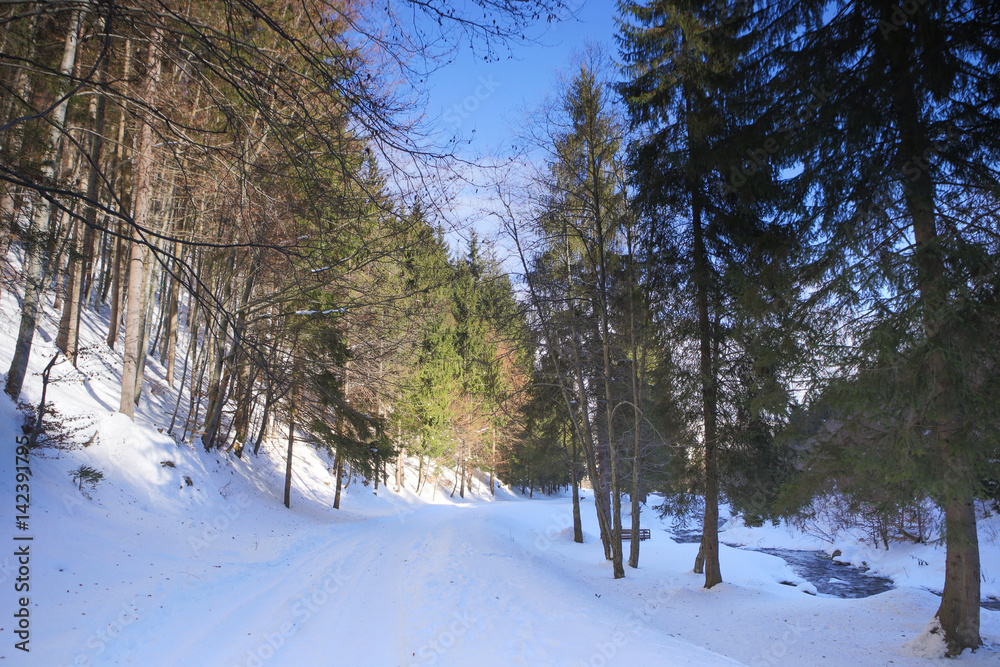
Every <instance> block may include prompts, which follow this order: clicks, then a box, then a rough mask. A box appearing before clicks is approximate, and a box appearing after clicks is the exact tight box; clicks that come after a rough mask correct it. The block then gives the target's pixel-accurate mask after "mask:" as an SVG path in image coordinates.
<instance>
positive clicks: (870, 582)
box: [669, 521, 1000, 611]
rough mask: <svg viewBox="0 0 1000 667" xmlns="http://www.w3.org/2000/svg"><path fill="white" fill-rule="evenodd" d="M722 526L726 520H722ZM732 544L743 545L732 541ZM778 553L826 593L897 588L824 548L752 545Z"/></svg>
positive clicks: (681, 534)
mask: <svg viewBox="0 0 1000 667" xmlns="http://www.w3.org/2000/svg"><path fill="white" fill-rule="evenodd" d="M719 523H720V527H721V524H722V523H723V522H722V521H720V522H719ZM669 532H670V536H671V537H672V538H673V539H674V541H676V542H684V543H696V542H700V541H701V528H687V527H685V528H676V529H674V530H672V531H669ZM729 546H731V547H737V548H744V547H739V546H738V545H735V544H730V545H729ZM751 551H760V552H763V553H766V554H771V555H772V556H777V557H778V558H781V559H783V560H784V561H785V562H786V563H788V564H789V565H790V566H791V568H792V569H793V570H794V571H795V573H796V574H798V575H799V576H800V577H802V578H803V579H805V580H806V581H808V582H809V583H811V584H812V585H813V586H815V587H816V590H817V591H819V592H820V593H822V594H824V595H834V596H836V597H840V598H866V597H868V596H870V595H878V594H879V593H884V592H885V591H888V590H891V589H892V588H893V585H892V580H891V579H887V578H885V577H879V576H876V575H873V574H867V573H866V572H867V568H857V567H853V566H851V565H845V564H841V563H837V562H835V561H834V560H833V559H832V558H830V557H829V556H827V555H826V553H825V552H823V551H801V550H796V549H751ZM982 607H983V608H984V609H992V610H994V611H1000V600H986V601H983V602H982Z"/></svg>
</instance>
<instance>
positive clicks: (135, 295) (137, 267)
mask: <svg viewBox="0 0 1000 667" xmlns="http://www.w3.org/2000/svg"><path fill="white" fill-rule="evenodd" d="M161 39H162V33H161V31H160V29H159V28H154V29H153V33H152V35H151V36H150V41H149V53H148V56H147V60H146V67H147V69H146V78H145V81H144V83H143V91H142V101H143V103H144V104H146V105H147V106H148V107H152V106H153V105H154V103H155V97H156V89H157V85H158V84H159V80H160V54H159V46H160V40H161ZM146 121H147V122H144V123H143V124H142V128H141V129H140V130H139V143H138V149H137V153H138V155H136V165H135V173H134V177H135V216H134V220H135V226H134V228H133V230H132V239H133V242H132V252H131V256H130V258H129V286H128V310H127V313H126V320H125V353H124V364H123V369H122V396H121V405H120V406H119V412H121V413H122V414H125V415H127V416H128V417H129V419H133V420H134V419H135V398H136V390H135V389H136V384H137V383H138V382H140V381H141V379H140V377H139V355H140V354H143V353H145V350H140V349H139V348H140V344H141V338H142V334H143V332H142V315H143V313H142V296H143V294H142V288H143V284H142V278H143V273H144V268H145V263H146V247H145V245H143V232H142V231H141V230H142V229H144V228H145V227H146V226H147V223H148V220H149V209H150V200H151V195H152V192H151V190H152V186H151V181H152V170H153V126H152V119H151V118H148V119H146ZM113 325H114V323H112V326H113Z"/></svg>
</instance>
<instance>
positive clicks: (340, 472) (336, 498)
mask: <svg viewBox="0 0 1000 667" xmlns="http://www.w3.org/2000/svg"><path fill="white" fill-rule="evenodd" d="M335 467H336V468H337V486H336V487H335V491H334V494H333V509H335V510H339V509H340V491H341V488H342V486H343V483H344V457H343V456H341V455H340V450H337V461H336V465H335Z"/></svg>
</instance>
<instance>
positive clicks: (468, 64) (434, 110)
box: [427, 0, 617, 269]
mask: <svg viewBox="0 0 1000 667" xmlns="http://www.w3.org/2000/svg"><path fill="white" fill-rule="evenodd" d="M575 7H576V10H575V15H576V17H575V18H571V19H568V20H566V21H561V22H558V23H552V24H549V25H538V26H535V28H534V30H533V31H532V32H529V33H528V34H529V37H530V36H533V37H534V38H533V39H531V40H526V41H525V42H518V43H515V44H512V45H511V47H510V49H509V50H508V49H507V48H506V47H500V48H499V49H497V51H496V52H495V54H494V56H495V57H494V58H492V59H490V60H488V61H484V59H483V53H482V50H481V49H478V50H476V51H473V50H472V49H470V48H469V45H468V43H466V44H463V45H462V46H461V47H460V48H459V50H458V52H457V53H456V54H454V58H453V60H452V62H450V63H448V64H446V65H443V66H441V67H440V69H438V70H437V71H435V72H434V73H433V74H431V76H430V77H429V79H428V81H427V90H428V94H427V121H428V122H429V123H431V124H433V125H436V127H437V128H438V129H439V130H440V131H441V132H442V133H443V134H444V135H445V137H456V138H458V139H459V140H461V141H462V143H461V144H460V145H459V146H458V147H457V149H456V152H457V154H458V155H459V156H460V157H463V158H466V159H469V160H477V159H479V158H480V157H482V156H486V155H491V154H499V155H500V156H502V157H503V156H507V155H509V154H510V150H511V139H510V137H511V128H512V127H517V126H518V125H519V124H521V123H522V122H523V119H524V115H525V113H526V112H527V111H531V110H533V109H536V108H537V107H538V106H539V105H540V104H541V103H542V102H543V101H544V100H545V98H546V97H547V96H550V95H552V93H553V91H554V86H555V85H556V83H557V81H558V75H559V73H560V72H565V71H566V70H568V69H569V67H570V65H571V63H572V59H573V56H574V53H575V52H580V51H582V49H583V47H584V45H585V44H586V43H587V42H588V41H592V42H596V43H600V44H603V46H604V47H605V49H606V51H607V53H608V54H609V55H611V56H613V57H616V56H617V45H616V43H615V40H614V35H615V31H616V26H615V20H614V19H615V16H616V2H615V0H577V2H576V4H575ZM481 196H482V197H485V196H489V195H488V194H487V193H485V192H479V191H476V190H474V189H472V188H467V189H466V190H465V191H463V192H462V195H461V198H462V201H463V202H465V204H466V205H468V211H466V210H464V205H460V206H459V208H458V209H457V210H456V211H454V213H453V215H452V216H451V217H452V218H453V219H452V220H451V221H450V224H446V228H449V229H450V231H449V233H448V234H447V237H448V240H449V242H450V244H451V245H452V247H453V248H456V249H458V248H460V247H462V246H464V245H465V242H466V240H467V239H468V234H469V230H470V229H472V228H475V229H476V230H477V231H478V232H479V235H480V237H481V238H487V239H488V238H495V232H496V230H495V229H494V228H493V227H492V225H491V223H490V222H489V221H488V220H482V219H478V220H475V219H476V216H475V215H474V214H473V213H472V211H473V210H474V209H475V208H476V207H477V198H478V197H481ZM474 220H475V221H474ZM504 245H505V244H504V243H503V241H502V240H501V241H500V247H498V248H497V250H498V252H499V253H500V254H501V256H504V255H505V254H506V252H505V251H504V249H503V246H504ZM503 259H504V263H505V264H507V263H509V261H510V258H503ZM515 266H519V265H516V263H514V264H511V265H510V266H509V267H508V268H510V269H514V268H515Z"/></svg>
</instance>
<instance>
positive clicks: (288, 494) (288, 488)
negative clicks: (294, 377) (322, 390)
mask: <svg viewBox="0 0 1000 667" xmlns="http://www.w3.org/2000/svg"><path fill="white" fill-rule="evenodd" d="M294 444H295V399H294V398H292V404H291V407H290V408H289V410H288V454H287V455H286V459H285V507H288V508H289V509H291V506H292V505H291V498H292V445H294Z"/></svg>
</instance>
